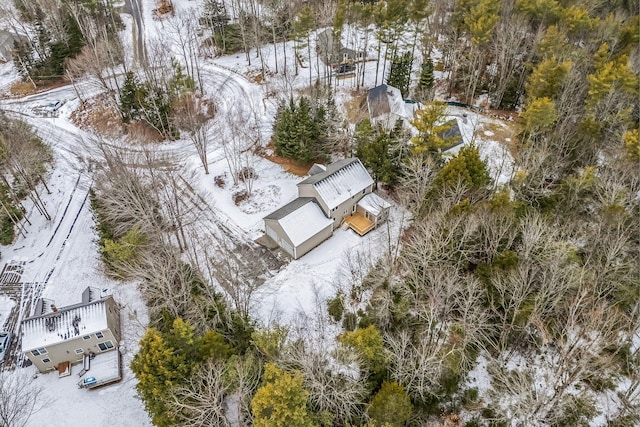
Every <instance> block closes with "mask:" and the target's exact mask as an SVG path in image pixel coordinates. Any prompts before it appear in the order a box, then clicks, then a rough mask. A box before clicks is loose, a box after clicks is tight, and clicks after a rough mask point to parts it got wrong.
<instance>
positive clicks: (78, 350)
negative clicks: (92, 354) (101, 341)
mask: <svg viewBox="0 0 640 427" xmlns="http://www.w3.org/2000/svg"><path fill="white" fill-rule="evenodd" d="M75 352H76V354H82V353H84V350H82V349H81V348H76V350H75Z"/></svg>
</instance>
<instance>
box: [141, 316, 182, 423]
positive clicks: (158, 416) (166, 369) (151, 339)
mask: <svg viewBox="0 0 640 427" xmlns="http://www.w3.org/2000/svg"><path fill="white" fill-rule="evenodd" d="M184 338H185V339H188V337H184ZM192 368H193V363H192V362H190V361H189V360H187V359H186V357H185V354H184V353H183V352H182V351H181V350H180V349H176V348H174V347H172V346H170V345H169V344H168V342H167V340H165V338H164V337H163V336H162V334H161V333H160V332H159V331H158V330H156V329H154V328H149V329H147V332H146V333H145V335H144V337H142V340H141V341H140V350H139V351H138V353H137V354H136V355H135V357H134V358H133V360H132V361H131V370H132V371H133V373H134V374H135V375H136V378H137V380H138V384H137V385H136V388H137V390H138V393H140V397H141V398H142V400H143V401H144V404H145V408H146V409H147V412H148V413H149V415H150V416H151V419H152V421H153V424H155V425H156V426H160V427H163V426H170V425H172V424H173V422H172V416H171V414H170V413H169V412H168V410H167V409H168V407H167V399H168V398H169V396H170V395H171V392H170V390H171V388H172V387H174V386H176V385H179V384H181V383H182V382H183V381H184V380H185V379H186V378H188V376H189V375H190V374H191V370H192Z"/></svg>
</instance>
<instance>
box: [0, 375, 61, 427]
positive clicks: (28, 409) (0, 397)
mask: <svg viewBox="0 0 640 427" xmlns="http://www.w3.org/2000/svg"><path fill="white" fill-rule="evenodd" d="M32 381H33V380H32V378H31V376H30V375H28V374H27V373H26V372H9V371H4V372H0V422H2V425H3V426H10V427H26V426H27V425H28V424H29V420H30V419H31V417H32V416H33V415H34V414H36V413H37V412H38V411H40V410H41V409H42V408H44V407H45V406H47V405H49V404H50V403H51V402H50V399H48V398H46V397H43V393H42V389H41V387H40V386H38V385H36V384H34V383H33V382H32Z"/></svg>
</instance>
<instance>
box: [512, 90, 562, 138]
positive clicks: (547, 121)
mask: <svg viewBox="0 0 640 427" xmlns="http://www.w3.org/2000/svg"><path fill="white" fill-rule="evenodd" d="M520 118H521V119H522V122H523V124H524V131H525V134H526V135H528V136H529V137H535V136H536V135H538V134H540V133H543V132H546V131H548V130H549V129H551V127H552V126H553V123H554V122H555V121H556V120H557V119H558V113H557V111H556V106H555V104H554V102H553V101H552V100H551V99H549V98H547V97H544V98H535V99H533V100H532V101H531V102H529V105H527V107H526V108H525V110H524V111H523V112H522V114H520Z"/></svg>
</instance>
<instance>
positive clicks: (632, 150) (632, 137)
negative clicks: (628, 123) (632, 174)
mask: <svg viewBox="0 0 640 427" xmlns="http://www.w3.org/2000/svg"><path fill="white" fill-rule="evenodd" d="M622 141H623V142H624V146H625V149H626V150H627V158H628V159H629V160H631V161H633V162H637V161H640V141H639V139H638V129H632V130H629V131H627V132H626V133H625V134H624V135H623V136H622Z"/></svg>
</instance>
